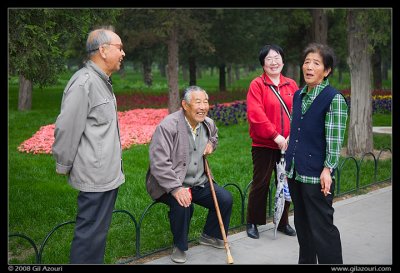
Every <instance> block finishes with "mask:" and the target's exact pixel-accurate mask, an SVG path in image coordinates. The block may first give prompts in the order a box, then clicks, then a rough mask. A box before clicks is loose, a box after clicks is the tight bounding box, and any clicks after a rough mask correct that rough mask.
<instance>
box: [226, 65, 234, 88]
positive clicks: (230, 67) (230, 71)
mask: <svg viewBox="0 0 400 273" xmlns="http://www.w3.org/2000/svg"><path fill="white" fill-rule="evenodd" d="M227 70H228V71H227V74H228V86H229V87H230V86H232V83H233V77H232V64H229V65H228V67H227Z"/></svg>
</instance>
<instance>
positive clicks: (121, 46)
mask: <svg viewBox="0 0 400 273" xmlns="http://www.w3.org/2000/svg"><path fill="white" fill-rule="evenodd" d="M103 45H112V46H115V47H116V48H118V49H119V51H121V52H122V51H123V50H124V46H123V45H122V44H103ZM103 45H101V46H103ZM99 48H100V46H99V47H97V48H94V49H92V50H89V51H88V52H89V53H91V52H94V51H96V50H99Z"/></svg>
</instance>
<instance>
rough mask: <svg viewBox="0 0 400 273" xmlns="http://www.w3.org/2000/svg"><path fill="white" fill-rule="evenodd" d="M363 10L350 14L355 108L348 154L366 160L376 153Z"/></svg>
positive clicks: (368, 56)
mask: <svg viewBox="0 0 400 273" xmlns="http://www.w3.org/2000/svg"><path fill="white" fill-rule="evenodd" d="M361 13H362V11H360V10H349V11H348V14H347V27H348V31H347V33H348V49H349V56H348V59H347V63H348V65H349V68H350V78H351V106H350V122H349V127H348V130H349V131H348V142H347V153H348V155H350V156H362V155H364V154H365V153H367V152H372V151H373V134H372V93H371V56H370V54H369V52H368V46H369V43H368V37H367V36H366V35H365V34H361V33H366V30H365V29H364V26H365V24H363V21H362V20H360V18H359V17H360V16H359V15H360V14H361Z"/></svg>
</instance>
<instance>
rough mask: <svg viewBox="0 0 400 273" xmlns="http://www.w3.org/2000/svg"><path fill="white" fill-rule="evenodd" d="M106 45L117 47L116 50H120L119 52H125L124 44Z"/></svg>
mask: <svg viewBox="0 0 400 273" xmlns="http://www.w3.org/2000/svg"><path fill="white" fill-rule="evenodd" d="M106 45H112V46H115V47H116V48H118V49H119V51H121V52H122V51H123V50H124V46H123V45H122V44H106Z"/></svg>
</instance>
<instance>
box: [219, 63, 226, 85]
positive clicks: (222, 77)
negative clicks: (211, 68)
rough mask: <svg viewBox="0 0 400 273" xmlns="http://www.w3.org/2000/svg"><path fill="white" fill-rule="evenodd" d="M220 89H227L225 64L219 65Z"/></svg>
mask: <svg viewBox="0 0 400 273" xmlns="http://www.w3.org/2000/svg"><path fill="white" fill-rule="evenodd" d="M219 91H221V92H225V91H226V79H225V64H220V65H219Z"/></svg>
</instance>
